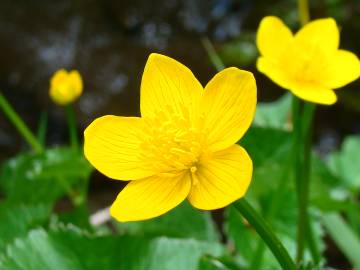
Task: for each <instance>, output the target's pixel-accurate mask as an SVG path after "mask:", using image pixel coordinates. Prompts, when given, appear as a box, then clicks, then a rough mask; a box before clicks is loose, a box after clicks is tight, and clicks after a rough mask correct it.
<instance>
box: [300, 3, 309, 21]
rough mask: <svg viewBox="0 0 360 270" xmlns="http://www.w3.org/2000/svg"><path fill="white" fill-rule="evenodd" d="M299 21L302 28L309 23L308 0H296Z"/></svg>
mask: <svg viewBox="0 0 360 270" xmlns="http://www.w3.org/2000/svg"><path fill="white" fill-rule="evenodd" d="M298 11H299V20H300V23H301V25H302V26H304V25H305V24H307V23H308V22H309V21H310V13H309V3H308V0H298Z"/></svg>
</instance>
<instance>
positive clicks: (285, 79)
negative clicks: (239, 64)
mask: <svg viewBox="0 0 360 270" xmlns="http://www.w3.org/2000/svg"><path fill="white" fill-rule="evenodd" d="M289 64H290V65H291V63H289ZM256 67H257V69H258V70H259V71H260V72H261V73H264V74H265V75H266V76H268V77H269V78H270V79H271V80H272V81H273V82H274V83H276V84H278V85H280V86H281V87H283V88H285V89H289V87H290V85H291V80H289V76H288V75H287V73H286V72H285V70H284V69H282V68H280V67H279V64H278V62H274V61H272V59H271V58H266V57H259V58H258V60H257V62H256Z"/></svg>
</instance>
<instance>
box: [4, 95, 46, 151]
mask: <svg viewBox="0 0 360 270" xmlns="http://www.w3.org/2000/svg"><path fill="white" fill-rule="evenodd" d="M0 107H1V109H2V110H3V112H4V113H5V115H6V116H7V118H8V119H9V120H10V122H11V123H12V124H13V125H14V126H15V128H16V129H17V130H18V132H19V133H20V134H21V136H22V137H23V138H24V139H25V140H26V142H27V143H28V144H29V145H30V146H31V148H32V149H33V151H34V152H35V153H38V154H39V153H41V152H43V148H42V146H41V144H40V143H39V142H38V140H37V139H36V137H35V136H34V134H33V133H32V132H31V131H30V129H29V128H28V127H27V126H26V124H25V123H24V121H23V120H22V119H21V118H20V116H19V115H18V114H17V113H16V112H15V110H14V109H13V108H12V107H11V105H10V103H9V102H8V101H7V100H6V98H5V97H4V95H3V94H2V93H1V92H0Z"/></svg>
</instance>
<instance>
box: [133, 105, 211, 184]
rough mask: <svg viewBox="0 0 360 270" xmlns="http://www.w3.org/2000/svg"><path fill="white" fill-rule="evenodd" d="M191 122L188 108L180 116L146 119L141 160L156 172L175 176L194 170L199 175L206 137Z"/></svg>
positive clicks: (164, 114)
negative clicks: (198, 170) (198, 167)
mask: <svg viewBox="0 0 360 270" xmlns="http://www.w3.org/2000/svg"><path fill="white" fill-rule="evenodd" d="M189 118H190V114H189V111H188V110H187V108H185V107H181V112H180V113H179V112H175V111H174V110H170V109H169V110H167V111H166V112H163V111H159V112H157V114H156V116H155V117H151V118H147V119H146V122H145V127H144V131H145V133H146V136H144V137H145V138H143V142H142V143H141V145H140V147H141V150H142V151H141V156H142V157H141V158H142V160H144V161H146V160H148V161H149V166H150V164H152V165H153V166H154V171H157V172H160V173H164V175H167V173H169V174H170V175H173V174H174V173H176V172H181V171H184V170H190V171H191V173H192V175H195V172H196V171H197V167H196V163H197V162H198V161H199V160H201V156H202V155H203V152H204V149H205V148H206V147H205V140H204V137H205V134H204V131H203V130H201V129H198V128H197V127H195V126H193V125H192V123H191V122H190V119H189ZM155 164H156V165H155ZM155 166H156V167H155ZM194 181H195V182H196V181H197V180H194Z"/></svg>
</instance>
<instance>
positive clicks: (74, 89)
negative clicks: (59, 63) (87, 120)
mask: <svg viewBox="0 0 360 270" xmlns="http://www.w3.org/2000/svg"><path fill="white" fill-rule="evenodd" d="M82 91H83V83H82V80H81V76H80V73H79V72H78V71H77V70H72V71H70V72H67V71H66V70H65V69H60V70H58V71H56V72H55V73H54V75H53V76H52V77H51V80H50V97H51V99H52V100H53V101H54V102H55V103H57V104H59V105H67V104H70V103H72V102H74V101H75V100H76V99H77V98H78V97H80V95H81V93H82Z"/></svg>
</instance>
